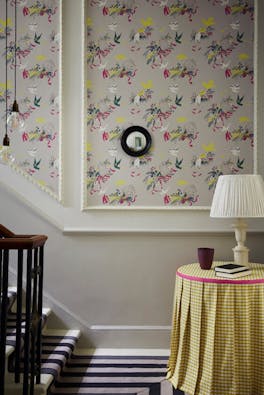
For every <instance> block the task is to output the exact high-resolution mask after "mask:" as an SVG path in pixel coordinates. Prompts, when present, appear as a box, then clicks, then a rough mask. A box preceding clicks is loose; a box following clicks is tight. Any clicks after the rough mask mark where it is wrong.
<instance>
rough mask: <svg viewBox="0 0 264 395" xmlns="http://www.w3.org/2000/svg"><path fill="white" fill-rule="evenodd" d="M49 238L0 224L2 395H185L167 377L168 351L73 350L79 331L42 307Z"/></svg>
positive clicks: (0, 355)
mask: <svg viewBox="0 0 264 395" xmlns="http://www.w3.org/2000/svg"><path fill="white" fill-rule="evenodd" d="M46 239H47V237H46V236H41V235H35V236H34V235H15V234H14V233H12V232H11V231H9V230H8V229H6V228H5V227H4V226H3V225H0V321H1V327H0V395H22V394H23V395H57V394H61V395H63V394H64V395H65V394H68V395H77V394H87V395H88V394H90V395H92V394H93V395H95V394H96V395H99V394H108V395H117V394H131V395H176V394H177V395H180V394H183V393H182V392H181V391H178V390H175V389H173V388H172V386H171V384H170V383H169V382H168V381H167V380H166V370H167V361H168V355H165V356H158V355H154V356H150V355H137V356H135V355H131V354H128V355H127V354H124V355H123V356H120V355H117V354H115V353H112V354H110V355H109V354H108V355H107V354H106V355H104V354H103V355H102V354H100V353H99V354H100V355H98V352H97V351H94V350H93V351H92V350H91V351H89V353H88V354H87V352H86V353H85V352H82V350H78V351H77V352H76V353H74V349H75V347H76V344H77V341H78V339H79V337H80V331H79V330H56V329H50V328H49V327H48V325H47V323H48V317H49V315H50V314H51V311H50V309H49V308H43V306H42V293H43V291H42V287H43V269H44V266H43V262H44V259H43V255H44V251H43V246H44V244H45V241H46ZM10 250H17V251H16V252H17V286H16V287H8V272H9V260H10V256H11V258H13V257H14V256H13V255H14V254H11V253H10ZM9 253H10V254H9ZM24 255H25V256H26V264H25V265H24V263H25V262H23V260H24ZM23 272H25V277H26V286H25V290H23V288H22V280H23Z"/></svg>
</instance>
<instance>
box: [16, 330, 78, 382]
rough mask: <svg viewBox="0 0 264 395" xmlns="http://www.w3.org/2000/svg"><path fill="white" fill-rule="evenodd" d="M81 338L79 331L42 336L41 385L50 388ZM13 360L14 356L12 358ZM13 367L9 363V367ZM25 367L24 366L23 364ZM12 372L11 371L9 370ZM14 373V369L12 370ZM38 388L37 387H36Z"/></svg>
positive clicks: (48, 332)
mask: <svg viewBox="0 0 264 395" xmlns="http://www.w3.org/2000/svg"><path fill="white" fill-rule="evenodd" d="M79 337H80V331H79V330H73V329H69V330H53V329H51V330H49V329H47V330H46V331H45V333H44V334H43V336H42V355H41V384H40V386H41V387H42V388H48V387H49V386H50V385H51V383H52V382H53V381H54V379H55V378H56V377H57V376H58V374H59V373H60V371H61V369H62V368H63V366H64V365H65V363H66V361H67V359H68V358H69V357H70V355H71V353H72V351H73V349H74V348H75V345H76V343H77V341H78V339H79ZM11 358H13V356H12V357H11ZM10 365H12V362H11V364H10V363H9V367H10ZM22 367H23V364H22ZM9 371H10V370H9ZM11 371H13V369H11ZM36 387H37V385H36Z"/></svg>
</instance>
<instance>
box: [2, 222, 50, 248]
mask: <svg viewBox="0 0 264 395" xmlns="http://www.w3.org/2000/svg"><path fill="white" fill-rule="evenodd" d="M47 238H48V237H47V236H45V235H16V234H15V233H13V232H11V231H10V230H9V229H7V228H6V227H5V226H3V225H1V224H0V250H6V249H7V250H22V249H26V250H27V249H31V248H37V247H41V246H43V245H44V244H45V242H46V240H47Z"/></svg>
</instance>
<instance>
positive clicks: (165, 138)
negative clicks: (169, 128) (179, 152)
mask: <svg viewBox="0 0 264 395" xmlns="http://www.w3.org/2000/svg"><path fill="white" fill-rule="evenodd" d="M163 138H164V141H169V140H170V133H169V132H165V133H164V134H163Z"/></svg>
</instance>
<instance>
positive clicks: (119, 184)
mask: <svg viewBox="0 0 264 395" xmlns="http://www.w3.org/2000/svg"><path fill="white" fill-rule="evenodd" d="M125 183H126V181H125V180H116V182H115V184H116V186H117V187H122V186H123V185H125Z"/></svg>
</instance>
